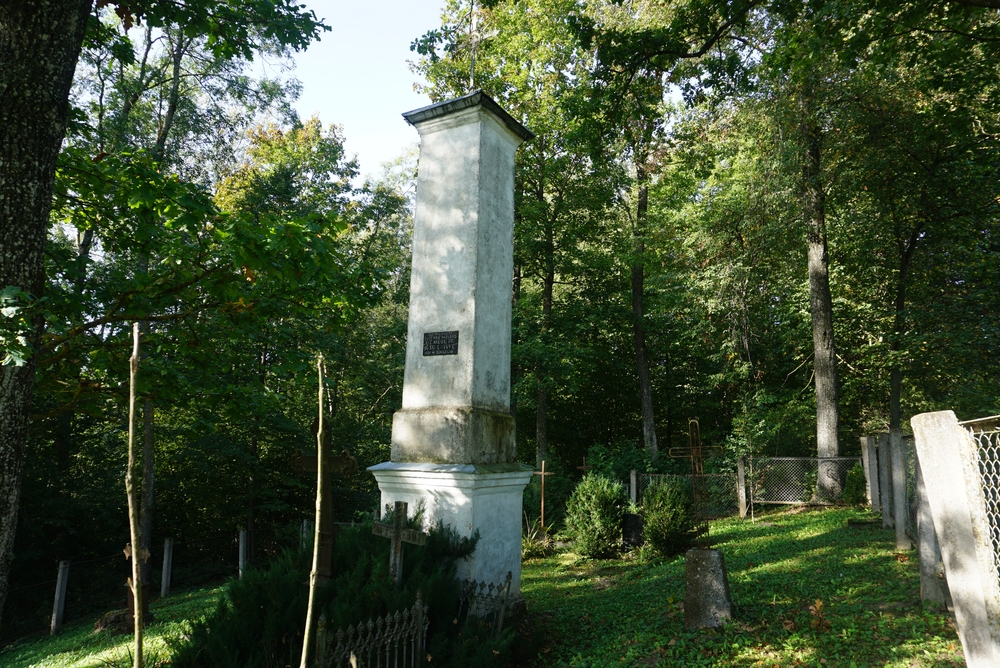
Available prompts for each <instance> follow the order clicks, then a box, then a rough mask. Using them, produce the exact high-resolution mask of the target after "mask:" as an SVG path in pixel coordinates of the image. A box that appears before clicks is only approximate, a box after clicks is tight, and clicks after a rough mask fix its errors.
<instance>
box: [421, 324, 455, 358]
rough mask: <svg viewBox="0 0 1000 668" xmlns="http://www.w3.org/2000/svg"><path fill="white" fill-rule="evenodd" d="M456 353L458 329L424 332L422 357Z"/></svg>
mask: <svg viewBox="0 0 1000 668" xmlns="http://www.w3.org/2000/svg"><path fill="white" fill-rule="evenodd" d="M457 354H458V330H455V331H454V332H424V357H428V356H430V355H457Z"/></svg>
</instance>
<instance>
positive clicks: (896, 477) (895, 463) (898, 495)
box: [889, 429, 913, 551]
mask: <svg viewBox="0 0 1000 668" xmlns="http://www.w3.org/2000/svg"><path fill="white" fill-rule="evenodd" d="M889 457H890V459H891V463H890V468H891V469H892V520H893V523H894V524H895V525H896V549H897V550H900V551H902V550H909V549H912V548H913V543H912V542H910V537H909V536H907V535H906V515H907V512H909V508H910V504H909V503H907V498H906V462H905V460H904V459H903V432H902V430H900V429H892V430H890V432H889Z"/></svg>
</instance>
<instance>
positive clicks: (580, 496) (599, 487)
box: [566, 474, 625, 557]
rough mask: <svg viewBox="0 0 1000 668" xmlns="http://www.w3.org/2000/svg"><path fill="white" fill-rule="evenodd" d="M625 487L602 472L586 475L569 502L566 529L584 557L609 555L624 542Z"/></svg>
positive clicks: (614, 552) (616, 550) (615, 551)
mask: <svg viewBox="0 0 1000 668" xmlns="http://www.w3.org/2000/svg"><path fill="white" fill-rule="evenodd" d="M624 513H625V488H624V487H623V486H622V484H621V483H618V482H615V481H613V480H611V479H610V478H605V477H604V476H602V475H598V474H591V475H588V476H585V477H584V478H583V480H582V481H580V484H579V485H577V486H576V489H575V490H573V495H572V496H570V497H569V501H568V502H567V504H566V530H567V532H568V533H569V534H570V537H571V538H573V539H574V540H575V541H576V550H577V552H579V553H580V554H582V555H583V556H585V557H608V556H612V555H614V554H616V553H617V552H618V551H619V550H620V549H621V544H622V515H624Z"/></svg>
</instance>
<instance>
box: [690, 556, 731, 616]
mask: <svg viewBox="0 0 1000 668" xmlns="http://www.w3.org/2000/svg"><path fill="white" fill-rule="evenodd" d="M684 560H685V567H684V586H685V589H684V627H685V628H686V629H687V630H689V631H692V630H695V629H704V628H717V627H720V626H722V625H723V624H725V623H726V622H727V621H728V620H730V619H732V618H733V600H732V596H730V593H729V575H728V573H727V572H726V561H725V558H724V557H723V556H722V551H721V550H715V549H702V548H693V549H691V550H688V551H687V552H686V553H685V555H684Z"/></svg>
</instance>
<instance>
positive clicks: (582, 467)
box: [576, 457, 594, 475]
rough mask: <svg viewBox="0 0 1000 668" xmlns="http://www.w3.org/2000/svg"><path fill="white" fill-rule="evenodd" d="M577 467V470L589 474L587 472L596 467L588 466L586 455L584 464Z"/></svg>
mask: <svg viewBox="0 0 1000 668" xmlns="http://www.w3.org/2000/svg"><path fill="white" fill-rule="evenodd" d="M576 468H577V470H580V471H583V475H587V472H588V471H590V469H592V468H594V467H593V466H587V458H586V457H584V458H583V466H577V467H576Z"/></svg>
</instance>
